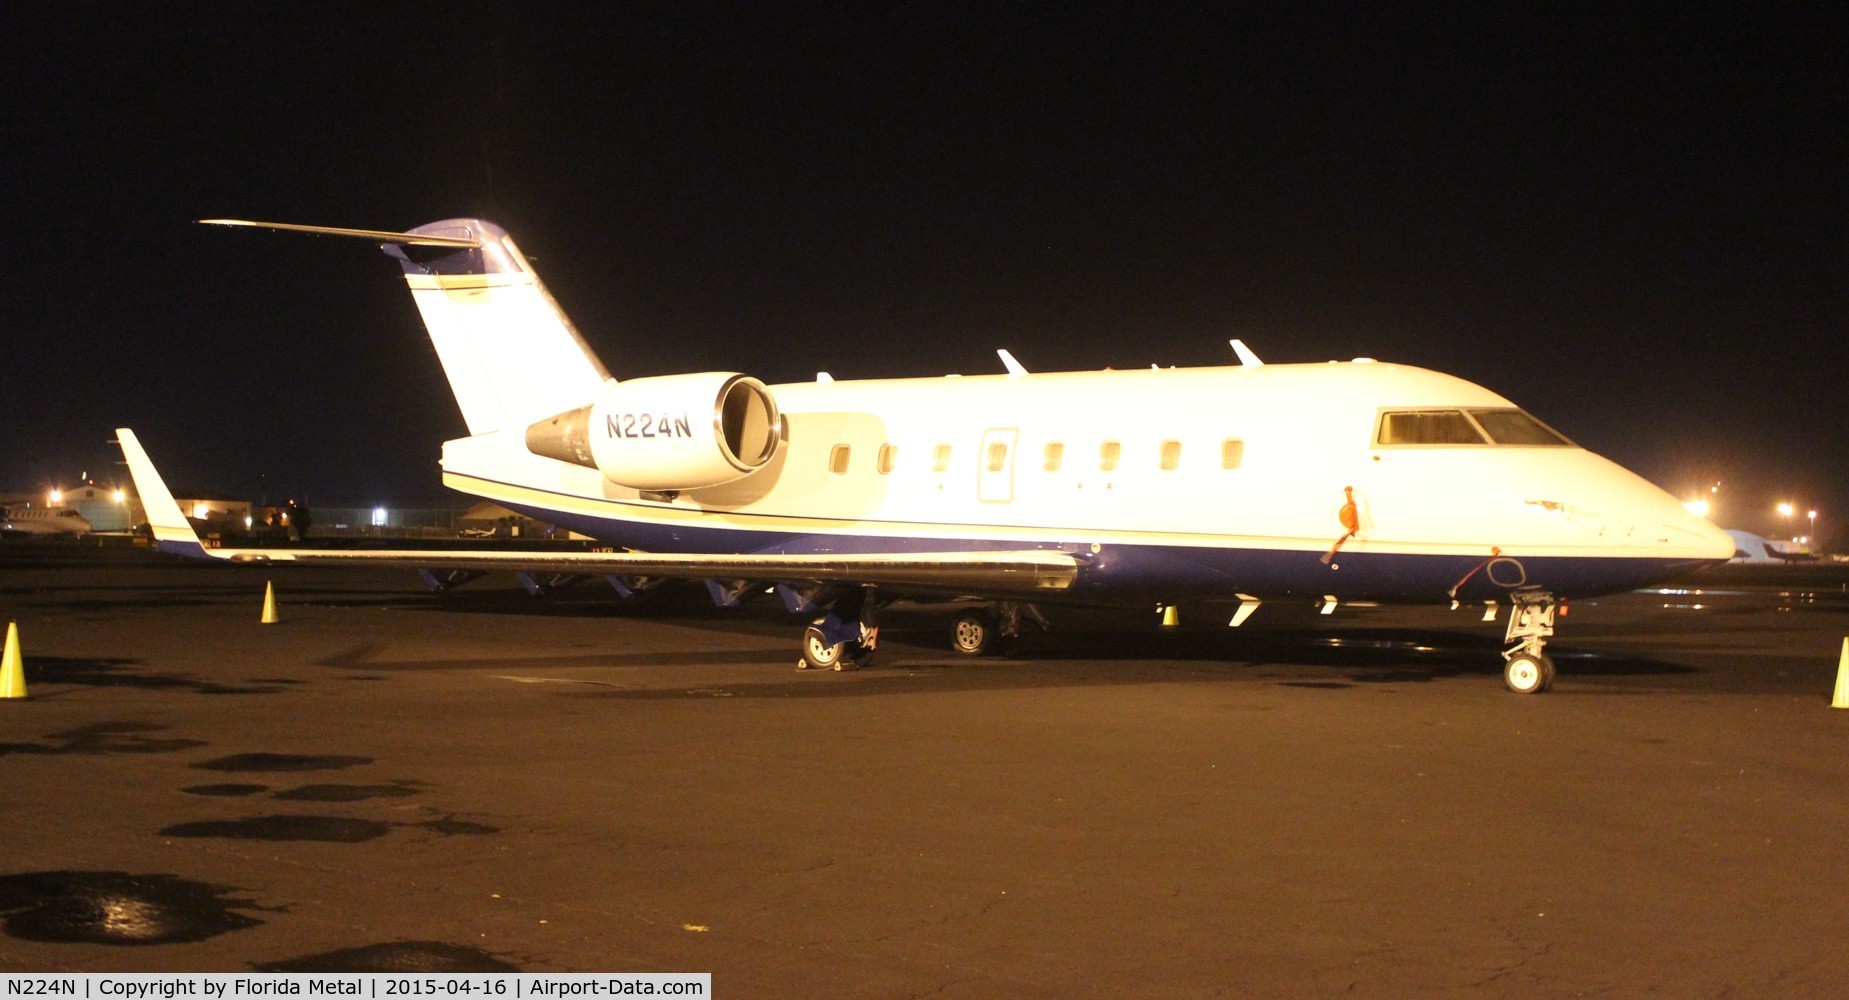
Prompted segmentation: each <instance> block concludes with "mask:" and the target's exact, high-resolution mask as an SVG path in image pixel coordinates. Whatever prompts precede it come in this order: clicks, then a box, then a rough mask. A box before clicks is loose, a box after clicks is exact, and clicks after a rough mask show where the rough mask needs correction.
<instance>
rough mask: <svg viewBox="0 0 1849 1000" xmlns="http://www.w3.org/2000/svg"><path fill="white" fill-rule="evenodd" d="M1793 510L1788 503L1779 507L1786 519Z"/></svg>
mask: <svg viewBox="0 0 1849 1000" xmlns="http://www.w3.org/2000/svg"><path fill="white" fill-rule="evenodd" d="M1793 509H1794V508H1793V507H1792V506H1791V505H1790V504H1788V503H1781V504H1779V505H1778V512H1779V513H1780V514H1782V515H1784V516H1785V517H1790V516H1791V512H1792V510H1793Z"/></svg>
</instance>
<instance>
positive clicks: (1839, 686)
mask: <svg viewBox="0 0 1849 1000" xmlns="http://www.w3.org/2000/svg"><path fill="white" fill-rule="evenodd" d="M6 649H7V655H8V656H9V657H10V656H12V655H13V637H12V634H11V633H9V634H8V635H7V639H6ZM7 662H8V663H11V662H13V661H12V660H10V659H9V660H8V661H7ZM1830 707H1831V708H1849V637H1845V638H1844V639H1843V656H1842V659H1840V660H1837V661H1836V694H1835V696H1834V697H1832V698H1831V699H1830Z"/></svg>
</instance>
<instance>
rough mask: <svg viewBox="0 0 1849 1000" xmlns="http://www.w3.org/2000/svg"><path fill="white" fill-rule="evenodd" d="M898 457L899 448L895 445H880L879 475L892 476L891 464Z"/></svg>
mask: <svg viewBox="0 0 1849 1000" xmlns="http://www.w3.org/2000/svg"><path fill="white" fill-rule="evenodd" d="M898 457H899V446H898V445H896V444H883V445H880V463H879V468H880V475H882V476H890V475H892V463H893V461H894V460H896V459H897V458H898Z"/></svg>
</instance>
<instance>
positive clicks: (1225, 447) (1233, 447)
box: [1220, 438, 1246, 469]
mask: <svg viewBox="0 0 1849 1000" xmlns="http://www.w3.org/2000/svg"><path fill="white" fill-rule="evenodd" d="M1245 457H1246V443H1245V442H1244V441H1241V440H1239V439H1238V438H1227V439H1226V440H1224V441H1222V442H1220V468H1222V469H1237V468H1239V463H1240V462H1243V461H1245Z"/></svg>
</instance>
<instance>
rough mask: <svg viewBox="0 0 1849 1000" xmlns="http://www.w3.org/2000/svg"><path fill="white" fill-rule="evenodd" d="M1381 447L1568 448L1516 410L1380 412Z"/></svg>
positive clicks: (1565, 442)
mask: <svg viewBox="0 0 1849 1000" xmlns="http://www.w3.org/2000/svg"><path fill="white" fill-rule="evenodd" d="M1374 441H1375V443H1376V444H1380V445H1427V446H1430V445H1490V444H1493V445H1527V446H1534V445H1541V446H1568V447H1570V446H1571V445H1572V442H1571V441H1568V440H1567V439H1566V438H1563V437H1561V436H1560V435H1559V433H1557V432H1556V431H1555V430H1554V429H1553V428H1551V427H1549V426H1547V425H1546V424H1544V423H1542V422H1540V421H1539V420H1536V419H1535V418H1533V417H1531V416H1529V415H1528V414H1526V413H1524V412H1522V411H1521V410H1517V409H1480V410H1439V409H1426V410H1383V411H1382V412H1381V414H1380V431H1379V433H1378V434H1376V435H1375V438H1374Z"/></svg>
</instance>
